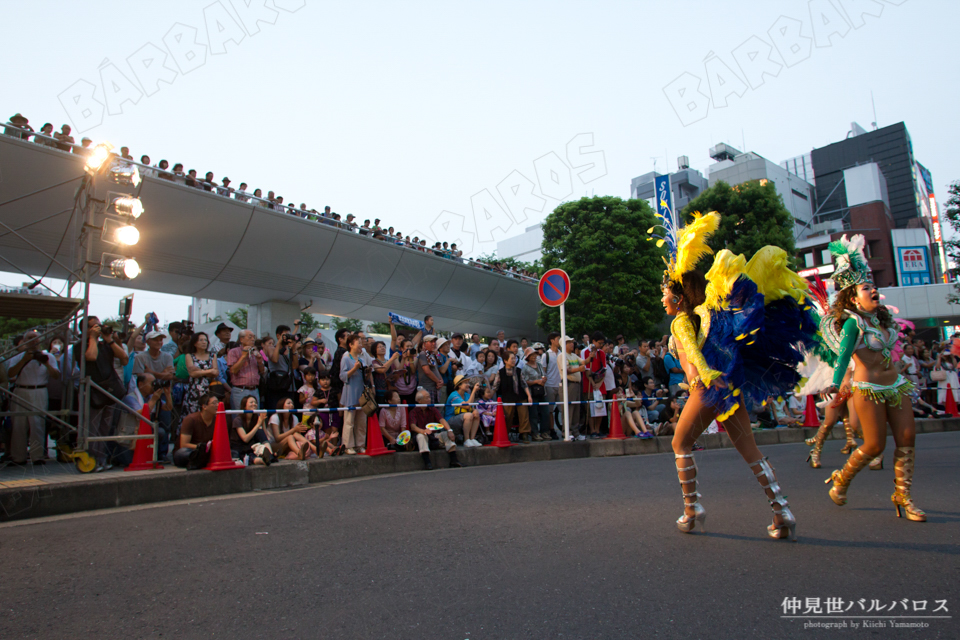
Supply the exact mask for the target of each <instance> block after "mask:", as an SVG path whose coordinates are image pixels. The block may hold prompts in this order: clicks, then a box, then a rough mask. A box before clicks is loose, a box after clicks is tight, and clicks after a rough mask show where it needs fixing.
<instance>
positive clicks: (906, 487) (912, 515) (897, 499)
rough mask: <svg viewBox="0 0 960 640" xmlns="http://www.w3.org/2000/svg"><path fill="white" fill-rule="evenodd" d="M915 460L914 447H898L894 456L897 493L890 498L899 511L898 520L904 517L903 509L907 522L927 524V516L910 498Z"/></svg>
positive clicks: (894, 482) (894, 477) (894, 479)
mask: <svg viewBox="0 0 960 640" xmlns="http://www.w3.org/2000/svg"><path fill="white" fill-rule="evenodd" d="M898 453H899V454H900V455H899V456H898V455H897V454H898ZM913 459H914V448H913V447H897V451H896V453H894V454H893V485H894V486H895V487H896V491H894V492H893V495H892V496H890V500H891V501H892V502H893V506H894V507H896V509H897V517H898V518H902V517H903V516H902V515H901V514H900V509H901V508H902V509H903V513H904V514H905V515H906V516H907V520H913V521H914V522H926V521H927V514H925V513H924V512H923V510H922V509H920V508H918V507H917V506H916V505H914V504H913V498H911V497H910V485H912V484H913Z"/></svg>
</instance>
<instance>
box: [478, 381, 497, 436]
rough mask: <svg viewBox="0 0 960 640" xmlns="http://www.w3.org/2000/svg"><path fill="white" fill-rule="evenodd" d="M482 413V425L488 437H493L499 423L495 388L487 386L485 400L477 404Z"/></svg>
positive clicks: (484, 394)
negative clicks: (497, 422) (494, 429)
mask: <svg viewBox="0 0 960 640" xmlns="http://www.w3.org/2000/svg"><path fill="white" fill-rule="evenodd" d="M477 411H479V412H480V424H481V426H482V427H483V432H484V433H485V434H486V435H487V437H488V438H489V437H491V436H493V425H494V423H495V422H496V421H497V399H496V398H495V397H494V388H493V387H492V386H489V385H487V386H486V387H484V389H483V399H482V400H481V401H480V402H478V403H477Z"/></svg>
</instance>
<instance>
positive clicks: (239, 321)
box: [227, 307, 247, 329]
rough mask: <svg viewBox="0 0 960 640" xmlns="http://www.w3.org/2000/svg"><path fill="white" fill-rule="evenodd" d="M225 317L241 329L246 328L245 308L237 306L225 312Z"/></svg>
mask: <svg viewBox="0 0 960 640" xmlns="http://www.w3.org/2000/svg"><path fill="white" fill-rule="evenodd" d="M227 319H228V320H229V321H230V322H232V323H233V324H235V325H237V326H238V327H240V328H241V329H246V328H247V308H246V307H239V308H237V309H234V310H233V311H231V312H230V313H228V314H227Z"/></svg>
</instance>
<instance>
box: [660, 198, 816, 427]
mask: <svg viewBox="0 0 960 640" xmlns="http://www.w3.org/2000/svg"><path fill="white" fill-rule="evenodd" d="M719 224H720V214H718V213H716V212H711V213H708V214H706V215H704V216H701V215H699V214H694V218H693V220H692V221H691V222H690V224H688V225H687V226H686V227H684V228H683V229H682V230H680V232H679V233H678V234H677V238H676V241H675V243H672V244H674V245H675V246H676V247H677V250H676V253H675V255H674V256H672V257H671V260H669V261H668V262H667V272H666V278H667V280H669V281H679V282H681V283H682V281H683V274H684V273H686V272H687V271H691V270H693V269H694V268H695V267H696V264H697V263H698V262H699V261H700V259H701V258H702V257H703V256H706V255H709V254H711V253H712V250H711V249H710V247H708V246H707V243H706V241H707V238H708V237H709V236H710V234H712V233H713V232H714V231H716V229H717V228H718V226H719ZM705 277H706V279H707V290H706V300H705V302H704V303H703V304H702V305H700V306H699V307H697V308H696V310H695V311H696V314H697V315H698V316H699V317H700V330H699V332H697V333H696V335H694V332H693V329H692V323H691V322H690V318H688V317H687V316H686V314H679V315H678V316H677V318H676V319H675V320H674V321H673V323H672V324H671V331H672V332H673V334H674V335H675V336H677V338H678V339H679V340H680V342H681V344H682V345H683V348H684V351H685V352H686V353H687V357H688V359H690V361H691V362H692V363H693V364H694V365H695V366H696V367H697V370H698V372H699V374H700V377H699V382H701V383H702V384H703V386H704V388H705V391H704V396H703V398H704V401H705V402H706V403H707V404H709V405H711V406H713V407H714V408H715V409H716V410H717V413H718V416H717V420H720V421H722V420H725V419H727V418H729V417H730V416H731V415H733V413H734V412H735V411H736V410H737V407H738V406H739V405H740V402H741V401H743V400H747V401H748V404H749V403H763V402H765V401H766V399H767V396H774V397H778V396H782V395H783V394H784V393H786V392H788V391H790V390H792V389H793V388H795V387H796V386H797V385H798V384H799V383H800V381H801V375H800V373H799V372H798V367H799V366H800V364H801V363H802V362H803V361H804V357H805V352H806V351H808V350H810V349H812V348H813V347H814V346H815V344H816V335H817V322H816V317H815V314H814V311H813V306H812V305H811V304H810V300H809V294H808V286H807V281H806V280H805V279H803V278H801V277H800V276H798V275H797V274H796V273H794V272H793V271H791V270H790V268H789V267H788V266H787V253H786V251H784V250H783V249H781V248H779V247H774V246H766V247H764V248H762V249H761V250H760V251H758V252H757V253H756V254H754V256H753V258H751V259H750V261H749V262H747V260H746V258H744V256H742V255H735V254H733V253H732V252H731V251H729V250H727V249H723V250H721V251H720V252H719V253H718V254H717V255H716V257H715V258H714V261H713V266H712V267H711V268H710V270H709V271H707V273H706V274H705ZM691 356H692V357H691ZM720 376H723V377H724V379H725V380H726V382H727V387H726V388H723V387H718V386H714V385H711V382H713V381H714V380H715V379H716V378H718V377H720Z"/></svg>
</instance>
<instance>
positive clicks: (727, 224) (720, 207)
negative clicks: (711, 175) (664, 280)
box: [681, 180, 796, 272]
mask: <svg viewBox="0 0 960 640" xmlns="http://www.w3.org/2000/svg"><path fill="white" fill-rule="evenodd" d="M694 211H699V212H700V213H707V212H708V211H717V212H719V213H720V216H721V218H720V228H719V229H717V232H716V233H714V234H713V236H711V238H710V241H709V243H708V244H709V245H710V248H711V249H713V250H714V252H716V251H720V250H721V249H729V250H730V251H732V252H733V253H736V254H741V253H742V254H743V255H744V256H745V257H746V258H747V260H749V259H750V258H752V257H753V254H754V253H756V252H757V251H759V250H760V249H762V248H763V247H765V246H767V245H768V244H772V245H775V246H778V247H781V248H783V249H784V250H785V251H786V252H787V255H788V256H790V259H791V260H794V255H795V252H796V245H795V244H794V240H793V227H794V222H793V216H792V215H790V212H789V211H788V210H787V208H786V207H785V206H784V205H783V200H782V199H781V198H780V194H778V193H777V190H776V188H775V187H774V184H773V182H770V181H763V180H751V181H750V182H745V183H742V184H738V185H734V186H732V187H731V186H730V185H729V184H727V183H726V182H723V181H722V180H720V181H718V182H717V183H716V184H715V185H714V186H712V187H710V188H709V189H707V190H706V191H704V192H703V193H701V194H700V195H699V196H697V197H696V198H694V199H693V200H692V201H690V204H688V205H687V206H686V207H684V209H683V211H682V212H681V216H682V218H683V220H684V221H685V222H687V221H689V220H690V219H691V217H692V216H693V212H694ZM712 263H713V256H708V257H706V258H704V259H703V261H701V263H700V265H699V267H700V269H701V270H702V271H704V272H706V271H707V270H708V269H709V268H710V265H711V264H712Z"/></svg>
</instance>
